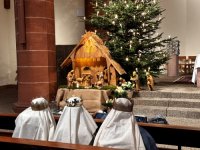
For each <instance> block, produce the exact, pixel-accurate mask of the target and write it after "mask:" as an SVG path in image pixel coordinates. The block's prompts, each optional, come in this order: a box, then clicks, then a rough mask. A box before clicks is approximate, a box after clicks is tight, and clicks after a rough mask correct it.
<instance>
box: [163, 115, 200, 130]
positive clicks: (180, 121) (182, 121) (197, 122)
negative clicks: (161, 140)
mask: <svg viewBox="0 0 200 150" xmlns="http://www.w3.org/2000/svg"><path fill="white" fill-rule="evenodd" d="M166 120H167V122H168V123H169V124H171V125H180V126H183V125H184V126H191V127H198V128H199V126H200V119H191V118H178V117H166Z"/></svg>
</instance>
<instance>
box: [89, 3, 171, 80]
mask: <svg viewBox="0 0 200 150" xmlns="http://www.w3.org/2000/svg"><path fill="white" fill-rule="evenodd" d="M95 2H98V3H96V5H95ZM106 2H108V3H105V1H101V0H97V1H94V2H93V1H92V3H93V5H94V6H96V8H95V9H94V13H93V14H92V16H91V18H90V19H88V18H87V21H89V23H90V25H91V27H93V28H96V29H100V30H102V29H103V30H104V33H106V34H102V39H106V42H105V44H106V46H107V47H108V49H109V50H110V52H111V55H112V58H113V59H114V60H116V61H117V62H118V63H119V64H120V65H121V66H122V67H123V68H124V69H125V70H126V72H127V76H128V77H130V75H131V74H132V71H133V70H135V68H140V69H139V71H140V72H138V73H140V76H141V78H142V74H143V73H142V72H143V70H144V69H145V68H148V67H151V70H153V72H154V73H155V74H159V73H160V71H161V70H160V68H159V67H160V66H161V65H163V64H165V63H166V62H167V61H168V59H169V56H168V55H163V54H164V53H166V54H167V52H166V48H165V45H166V43H167V42H169V41H170V40H172V39H173V38H170V39H169V38H166V39H165V38H163V37H162V35H163V33H160V34H157V32H156V31H157V30H158V29H159V28H160V27H159V25H160V23H161V22H162V20H163V18H164V17H163V15H162V13H163V12H164V10H165V9H162V8H161V7H160V6H159V3H158V2H157V0H112V1H111V0H109V1H106ZM99 12H101V15H100V13H99ZM130 14H131V15H130ZM161 17H162V18H161ZM98 31H99V30H98ZM159 31H162V30H159ZM99 34H101V33H99ZM105 36H106V37H105ZM159 47H161V48H162V50H158V48H159ZM139 50H140V51H141V52H139ZM155 58H156V59H155ZM127 60H128V61H127Z"/></svg>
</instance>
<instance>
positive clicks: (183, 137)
mask: <svg viewBox="0 0 200 150" xmlns="http://www.w3.org/2000/svg"><path fill="white" fill-rule="evenodd" d="M17 115H18V114H0V122H1V124H0V129H8V130H13V129H14V127H15V118H16V117H17ZM58 119H59V116H57V115H56V116H55V120H56V121H58ZM95 122H96V123H97V125H98V126H99V127H100V126H101V124H102V122H103V120H101V119H95ZM138 125H139V126H141V127H143V128H144V129H146V130H147V131H148V132H149V133H150V134H151V136H152V137H153V138H154V140H155V142H156V143H157V144H166V145H176V146H178V149H181V147H182V146H186V147H199V148H200V142H199V137H200V128H195V127H188V126H179V125H168V124H153V123H141V122H138Z"/></svg>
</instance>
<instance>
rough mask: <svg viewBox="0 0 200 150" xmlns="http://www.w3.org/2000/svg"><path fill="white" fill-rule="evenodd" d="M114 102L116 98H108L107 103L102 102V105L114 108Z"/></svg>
mask: <svg viewBox="0 0 200 150" xmlns="http://www.w3.org/2000/svg"><path fill="white" fill-rule="evenodd" d="M113 102H114V99H108V100H106V102H105V103H102V105H103V106H105V107H110V108H112V106H113Z"/></svg>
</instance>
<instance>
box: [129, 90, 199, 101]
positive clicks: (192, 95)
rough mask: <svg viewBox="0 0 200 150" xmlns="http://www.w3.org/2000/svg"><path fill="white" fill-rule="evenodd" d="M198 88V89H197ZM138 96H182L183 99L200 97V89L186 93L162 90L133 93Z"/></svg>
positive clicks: (134, 96)
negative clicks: (197, 91)
mask: <svg viewBox="0 0 200 150" xmlns="http://www.w3.org/2000/svg"><path fill="white" fill-rule="evenodd" d="M196 90H197V89H196ZM137 97H160V98H182V99H200V90H199V93H196V91H195V93H192V92H191V93H186V92H184V93H183V92H176V89H174V92H161V91H145V90H144V91H143V90H141V91H139V92H134V93H133V98H137Z"/></svg>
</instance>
